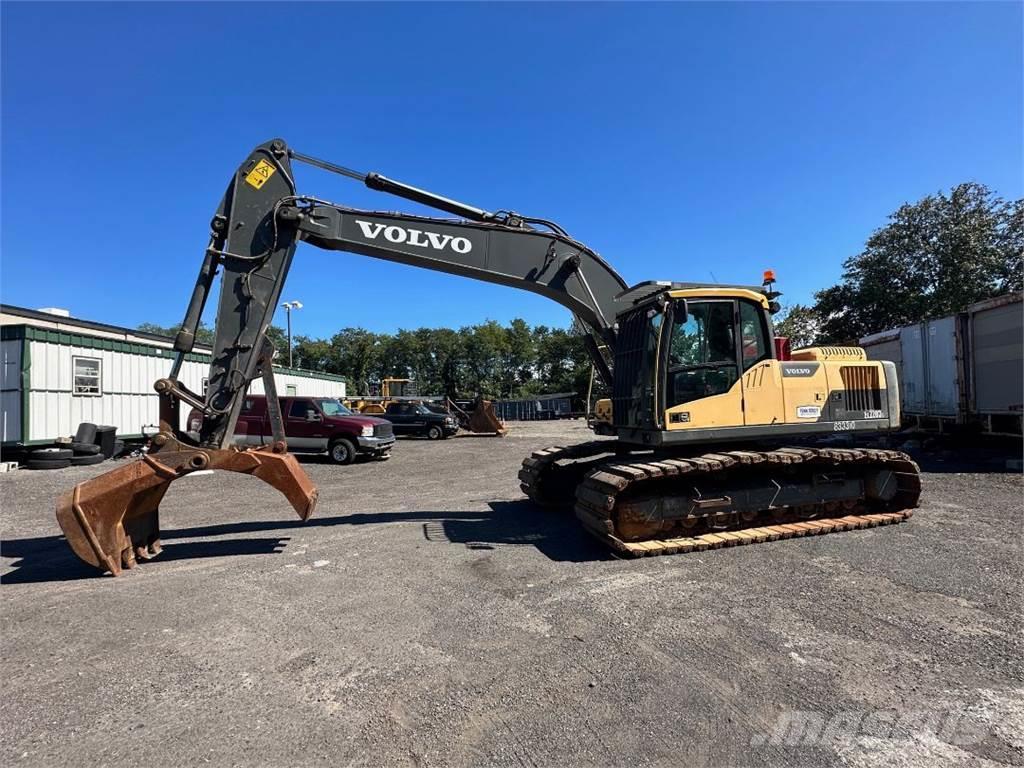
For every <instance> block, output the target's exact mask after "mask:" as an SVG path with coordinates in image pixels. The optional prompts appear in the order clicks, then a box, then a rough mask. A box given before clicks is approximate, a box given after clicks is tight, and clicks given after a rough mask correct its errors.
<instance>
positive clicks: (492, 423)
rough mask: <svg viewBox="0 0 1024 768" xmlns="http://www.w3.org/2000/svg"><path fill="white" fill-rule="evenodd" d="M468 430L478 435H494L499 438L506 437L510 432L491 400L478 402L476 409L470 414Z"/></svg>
mask: <svg viewBox="0 0 1024 768" xmlns="http://www.w3.org/2000/svg"><path fill="white" fill-rule="evenodd" d="M468 429H469V431H470V432H474V433H476V434H494V435H497V436H498V437H504V436H505V433H506V432H507V431H508V430H507V429H506V428H505V425H504V424H502V423H501V419H499V418H498V415H497V414H496V413H495V412H494V405H493V404H492V403H491V401H490V400H478V401H477V403H476V408H474V409H473V410H472V411H470V413H469V426H468Z"/></svg>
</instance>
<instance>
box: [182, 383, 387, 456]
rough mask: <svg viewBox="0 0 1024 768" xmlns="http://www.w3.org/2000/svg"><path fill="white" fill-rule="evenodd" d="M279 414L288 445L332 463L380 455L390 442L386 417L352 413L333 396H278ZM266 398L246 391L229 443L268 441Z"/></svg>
mask: <svg viewBox="0 0 1024 768" xmlns="http://www.w3.org/2000/svg"><path fill="white" fill-rule="evenodd" d="M280 401H281V418H282V419H283V420H284V434H285V438H286V439H287V440H288V450H289V451H292V452H294V453H324V452H325V451H326V452H327V455H328V456H329V457H330V459H331V461H333V462H334V463H335V464H351V463H352V462H353V461H355V458H356V456H357V455H360V456H371V457H373V458H376V459H386V458H388V457H389V456H390V455H391V448H392V446H393V445H394V444H395V435H394V430H393V428H392V426H391V422H389V421H385V420H384V419H377V418H374V417H373V416H364V415H363V414H359V413H353V412H352V411H350V410H349V409H348V408H346V407H345V406H344V405H342V403H341V402H340V401H339V400H336V399H335V398H333V397H294V396H293V397H282V398H280ZM202 423H203V422H202V414H201V413H200V412H199V411H197V410H195V409H193V410H192V412H191V413H190V414H189V416H188V431H189V432H191V433H197V432H198V431H199V427H200V426H201V425H202ZM271 440H272V438H271V431H270V419H269V418H268V416H267V398H266V397H265V396H264V395H246V397H245V401H244V402H243V403H242V412H241V414H240V415H239V417H238V425H237V426H236V427H235V442H236V443H239V444H241V445H266V444H269V443H270V442H271Z"/></svg>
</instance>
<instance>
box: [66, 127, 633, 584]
mask: <svg viewBox="0 0 1024 768" xmlns="http://www.w3.org/2000/svg"><path fill="white" fill-rule="evenodd" d="M293 160H296V161H300V162H306V163H310V164H312V165H315V166H317V167H320V168H323V169H325V170H329V171H332V172H336V173H340V174H342V175H344V176H347V177H350V178H354V179H357V180H360V181H362V182H363V183H365V184H366V186H368V187H369V188H371V189H375V190H379V191H383V192H388V193H390V194H393V195H397V196H399V197H403V198H405V199H408V200H412V201H414V202H417V203H421V204H424V205H427V206H430V207H433V208H435V209H437V210H439V211H443V212H446V213H449V214H454V215H455V216H458V217H460V218H458V219H450V218H439V217H428V216H416V215H409V214H398V213H388V212H381V211H366V210H357V209H353V208H348V207H345V206H341V205H336V204H333V203H329V202H326V201H324V200H319V199H316V198H312V197H307V196H301V195H298V194H297V191H296V186H295V181H294V176H293V174H292V161H293ZM300 241H305V242H307V243H310V244H311V245H315V246H317V247H320V248H324V249H327V250H336V251H348V252H351V253H356V254H362V255H366V256H372V257H375V258H379V259H385V260H388V261H395V262H400V263H404V264H410V265H413V266H418V267H423V268H427V269H433V270H437V271H441V272H447V273H450V274H456V275H462V276H465V277H471V278H476V279H478V280H484V281H487V282H491V283H497V284H500V285H508V286H511V287H515V288H522V289H524V290H528V291H532V292H534V293H538V294H540V295H542V296H547V297H548V298H550V299H552V300H554V301H557V302H558V303H560V304H562V305H563V306H565V307H566V308H567V309H569V310H570V311H571V312H572V313H573V315H574V316H575V317H576V318H578V319H579V321H580V322H581V323H582V324H583V325H584V326H585V327H586V328H587V329H588V331H589V334H588V335H587V336H586V337H585V340H586V342H587V345H588V350H589V352H590V354H591V357H592V358H593V360H594V365H595V368H596V370H597V371H598V373H599V374H600V375H601V377H602V378H603V379H604V380H605V381H606V382H607V383H609V384H610V383H611V370H610V367H609V364H608V360H609V359H611V358H612V357H613V354H614V348H615V342H616V330H615V317H616V314H617V310H618V306H617V304H618V302H619V301H621V300H623V298H624V297H626V296H627V294H628V289H627V286H626V283H625V282H624V281H623V279H622V278H621V277H620V276H619V275H618V274H617V273H616V272H615V271H614V270H613V269H612V268H611V267H610V266H609V265H608V264H607V263H606V262H605V261H604V260H603V259H602V258H601V257H600V256H599V255H598V254H596V253H595V252H594V251H592V250H590V249H589V248H587V247H586V246H585V245H583V244H582V243H579V242H577V241H576V240H574V239H572V238H571V237H570V236H569V235H568V234H567V233H566V232H565V231H564V230H562V229H561V228H560V227H558V226H557V225H556V224H554V223H552V222H549V221H546V220H543V219H533V218H529V217H525V216H521V215H518V214H515V213H511V212H494V213H492V212H488V211H485V210H483V209H480V208H475V207H473V206H469V205H466V204H464V203H460V202H457V201H454V200H451V199H448V198H444V197H441V196H439V195H435V194H433V193H431V192H427V191H425V190H422V189H418V188H416V187H412V186H409V185H407V184H403V183H401V182H397V181H393V180H391V179H388V178H386V177H383V176H381V175H379V174H374V173H371V174H360V173H357V172H355V171H352V170H350V169H347V168H343V167H341V166H338V165H334V164H333V163H328V162H325V161H322V160H318V159H316V158H312V157H309V156H307V155H303V154H301V153H298V152H295V151H294V150H291V149H289V148H288V147H287V145H286V144H285V143H284V142H283V141H281V140H279V139H275V140H273V141H269V142H267V143H265V144H262V145H260V146H258V147H257V148H256V149H254V150H253V151H252V153H251V154H250V155H249V157H248V158H247V159H246V161H245V162H244V163H242V165H241V166H240V167H239V168H238V170H237V172H236V173H235V174H234V176H233V177H232V179H231V181H230V183H229V184H228V187H227V190H226V192H225V194H224V197H223V199H222V200H221V203H220V205H219V207H218V209H217V212H216V214H215V216H214V217H213V220H212V222H211V235H210V240H209V245H208V246H207V249H206V252H205V254H204V258H203V262H202V265H201V267H200V270H199V276H198V279H197V280H196V285H195V288H194V290H193V292H192V296H191V299H190V301H189V305H188V308H187V310H186V313H185V318H184V321H183V323H182V327H181V330H180V332H179V333H178V335H177V337H176V338H175V341H174V350H175V353H176V357H175V361H174V363H173V365H172V367H171V371H170V374H169V375H168V376H167V378H164V379H160V380H159V381H157V382H156V384H155V388H156V390H157V393H158V394H159V396H160V431H159V434H157V435H156V436H155V437H154V439H153V441H152V448H151V450H150V451H149V453H148V454H147V455H146V456H145V458H144V459H142V460H140V461H137V462H133V463H131V464H129V465H126V466H123V467H119V468H118V469H115V470H113V471H111V472H108V473H106V474H104V475H100V476H99V477H96V478H93V479H92V480H88V481H86V482H84V483H80V484H79V485H78V486H76V487H75V488H74V490H73V491H71V492H69V493H67V494H65V495H64V496H62V497H61V499H60V501H59V502H58V506H57V519H58V522H59V523H60V525H61V528H62V529H63V531H64V533H65V535H66V537H67V539H68V543H69V544H70V546H71V547H72V549H73V550H74V551H75V553H76V554H77V555H78V556H79V557H81V558H82V559H83V560H85V561H86V562H89V563H91V564H93V565H95V566H96V567H98V568H100V569H102V570H108V571H110V572H111V573H113V574H115V575H116V574H118V573H119V572H120V571H121V569H122V568H130V567H132V566H133V565H135V563H136V561H137V559H138V558H143V559H148V558H150V557H153V556H155V555H156V554H158V553H159V551H160V540H159V523H158V507H159V503H160V501H161V499H162V498H163V496H164V494H165V493H166V491H167V488H168V487H169V486H170V484H171V482H172V481H173V480H175V479H177V478H178V477H181V476H183V475H186V474H188V473H190V472H194V471H197V470H201V469H208V468H209V469H227V470H230V471H236V472H242V473H247V474H252V475H254V476H256V477H259V478H260V479H262V480H264V481H266V482H268V483H269V484H270V485H272V486H274V487H275V488H277V489H278V490H280V491H282V493H284V494H285V496H286V497H287V498H288V499H289V501H290V502H291V503H292V506H293V507H294V508H295V510H296V512H297V513H298V514H299V516H300V517H302V518H303V519H307V518H308V517H309V516H310V515H311V514H312V512H313V509H314V507H315V504H316V496H317V492H316V489H315V488H314V487H313V485H312V483H311V482H310V480H309V478H308V477H307V476H306V474H305V472H304V471H303V470H302V468H301V467H300V466H299V465H298V463H297V462H296V461H295V459H294V457H293V456H292V455H291V454H289V453H288V452H287V444H286V441H285V438H284V431H283V426H282V422H281V416H280V412H279V410H278V408H277V400H276V396H275V392H274V389H273V373H272V370H271V359H272V356H273V350H272V348H271V345H270V343H269V341H268V340H267V337H266V332H267V328H268V327H269V325H270V322H271V319H272V318H273V314H274V310H275V308H276V306H277V304H278V301H279V299H280V296H281V290H282V288H283V286H284V282H285V279H286V278H287V275H288V270H289V268H290V267H291V263H292V259H293V257H294V255H295V250H296V247H297V245H298V243H299V242H300ZM218 273H220V274H221V275H222V284H221V289H220V296H219V305H218V309H217V319H216V330H215V339H214V344H213V354H212V361H211V364H210V374H209V386H208V389H207V393H206V395H205V397H201V396H199V395H197V394H196V393H194V392H191V391H189V390H188V389H187V388H186V387H185V386H184V385H183V384H181V382H180V381H179V380H178V375H179V372H180V369H181V365H182V363H183V361H184V359H185V355H186V354H188V353H189V352H191V351H192V349H193V347H194V344H195V334H196V330H197V329H198V326H199V321H200V318H201V316H202V314H203V310H204V308H205V306H206V304H207V301H208V299H209V298H210V296H211V293H212V290H213V284H214V278H215V276H216V275H217V274H218ZM257 377H262V378H263V380H264V382H265V386H266V388H267V395H268V398H267V399H268V406H270V408H269V410H270V413H269V415H270V420H271V426H272V430H273V433H274V440H273V442H272V444H271V445H270V446H267V447H263V448H259V449H240V448H238V447H236V446H234V445H233V444H232V443H233V436H234V429H235V425H236V422H237V420H238V416H239V412H240V410H241V406H242V401H243V399H244V396H245V393H246V392H247V390H248V388H249V384H250V383H251V382H252V381H253V379H255V378H257ZM181 403H185V404H187V405H190V406H192V407H195V408H197V409H199V410H200V411H201V412H202V413H203V414H204V418H203V422H202V427H201V428H200V432H199V437H198V440H194V439H193V438H191V437H190V436H188V435H187V434H185V433H184V432H183V431H182V430H181V427H180V421H181V419H180V412H179V408H180V404H181Z"/></svg>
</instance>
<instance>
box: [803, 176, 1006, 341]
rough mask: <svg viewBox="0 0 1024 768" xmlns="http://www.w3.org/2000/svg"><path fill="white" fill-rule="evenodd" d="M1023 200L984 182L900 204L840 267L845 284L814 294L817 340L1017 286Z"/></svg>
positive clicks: (851, 335) (957, 306)
mask: <svg viewBox="0 0 1024 768" xmlns="http://www.w3.org/2000/svg"><path fill="white" fill-rule="evenodd" d="M1022 251H1024V200H1016V201H1013V202H1006V201H1005V200H1003V199H1002V198H1000V197H998V196H996V195H995V194H994V193H993V192H992V191H991V190H989V189H988V187H986V186H984V185H983V184H977V183H973V182H968V183H965V184H960V185H959V186H956V187H954V188H953V189H952V190H950V191H949V193H948V194H947V193H945V192H939V193H937V194H935V195H928V196H927V197H925V198H922V199H921V200H919V201H918V202H916V203H913V204H910V203H908V204H905V205H902V206H901V207H900V208H899V209H898V210H897V211H896V212H894V213H893V214H892V215H890V216H889V221H888V223H887V224H886V225H885V226H884V227H882V228H881V229H878V230H876V231H875V232H874V233H872V235H871V237H870V238H868V241H867V243H866V244H865V246H864V250H862V251H861V252H860V253H859V254H857V255H856V256H853V257H852V258H850V259H847V260H846V262H844V264H843V268H844V271H843V278H842V281H841V282H840V283H839V284H838V285H835V286H832V287H830V288H826V289H825V290H823V291H820V292H818V293H817V294H816V295H815V300H816V301H815V305H814V311H815V313H817V314H818V316H819V317H820V319H821V329H820V337H821V338H820V340H824V341H831V342H851V341H856V339H858V338H860V337H861V336H864V335H866V334H869V333H872V332H875V331H880V330H884V329H886V328H893V327H896V326H901V325H908V324H911V323H916V322H919V321H921V320H923V319H926V318H929V317H942V316H944V315H949V314H953V313H955V312H959V311H961V310H963V309H964V308H965V307H966V306H967V305H968V304H971V303H973V302H976V301H981V300H982V299H986V298H990V297H992V296H997V295H999V294H1002V293H1007V292H1010V291H1019V290H1021V279H1022V270H1021V267H1022V264H1021V253H1022Z"/></svg>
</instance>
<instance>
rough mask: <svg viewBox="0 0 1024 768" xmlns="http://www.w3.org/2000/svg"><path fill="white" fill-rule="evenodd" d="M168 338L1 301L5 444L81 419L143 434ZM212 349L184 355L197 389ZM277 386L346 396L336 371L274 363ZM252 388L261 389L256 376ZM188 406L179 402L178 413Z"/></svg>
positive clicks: (185, 374)
mask: <svg viewBox="0 0 1024 768" xmlns="http://www.w3.org/2000/svg"><path fill="white" fill-rule="evenodd" d="M172 346H173V340H172V339H169V338H166V337H164V336H157V335H154V334H149V333H144V332H142V331H136V330H132V329H130V328H121V327H118V326H114V325H107V324H104V323H94V322H90V321H86V320H79V319H77V318H72V317H69V316H68V315H67V313H65V312H63V311H62V310H54V309H47V310H32V309H24V308H21V307H13V306H10V305H6V304H3V305H0V363H2V366H3V367H2V372H0V438H2V445H3V447H5V448H10V447H16V446H23V445H42V444H46V443H52V442H53V441H54V439H56V438H57V437H67V436H69V435H73V434H74V433H75V430H76V429H77V428H78V425H79V424H80V423H81V422H83V421H84V422H92V423H94V424H103V425H109V426H115V427H117V434H118V437H125V438H128V439H132V438H141V437H143V435H144V434H145V431H147V430H146V428H147V427H155V426H156V425H157V424H158V423H159V418H160V413H159V411H160V408H159V398H158V396H157V394H156V392H155V391H154V389H153V383H154V382H155V381H156V380H157V379H160V378H163V377H165V376H167V374H168V373H170V369H171V363H172V361H173V359H174V350H173V348H172ZM210 351H211V350H210V349H209V348H208V347H203V346H199V345H197V346H196V348H195V350H194V351H193V352H190V353H189V354H187V355H186V356H185V362H184V364H183V365H182V368H181V373H180V376H179V378H180V380H181V382H182V383H183V384H184V385H185V386H186V387H188V388H189V389H191V390H192V391H193V392H197V393H202V392H204V391H205V388H206V378H207V375H208V373H209V368H210ZM274 379H275V382H276V384H277V392H278V394H279V395H281V396H285V395H308V396H314V397H337V398H344V397H345V394H346V392H345V382H344V380H343V379H342V378H341V377H340V376H336V375H333V374H329V373H321V372H319V371H304V370H299V369H297V368H286V367H279V366H276V365H275V366H274ZM250 391H251V392H253V393H255V394H263V382H262V381H260V380H256V381H254V382H253V383H252V385H251V388H250ZM189 410H190V409H189V407H188V406H183V407H182V413H181V417H182V421H183V422H184V420H185V419H186V418H187V416H188V412H189ZM180 426H182V427H183V428H184V426H185V425H184V423H182V424H181V425H180Z"/></svg>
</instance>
